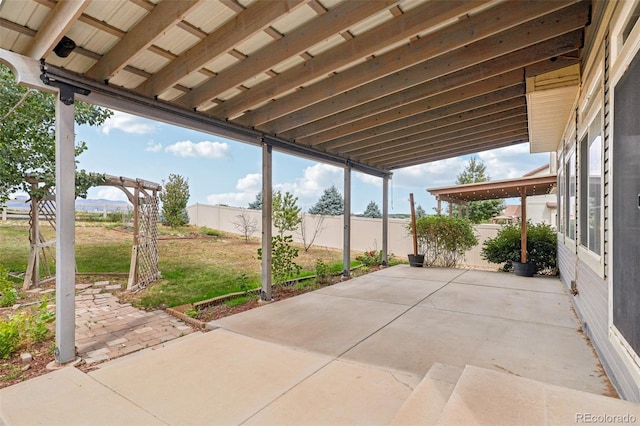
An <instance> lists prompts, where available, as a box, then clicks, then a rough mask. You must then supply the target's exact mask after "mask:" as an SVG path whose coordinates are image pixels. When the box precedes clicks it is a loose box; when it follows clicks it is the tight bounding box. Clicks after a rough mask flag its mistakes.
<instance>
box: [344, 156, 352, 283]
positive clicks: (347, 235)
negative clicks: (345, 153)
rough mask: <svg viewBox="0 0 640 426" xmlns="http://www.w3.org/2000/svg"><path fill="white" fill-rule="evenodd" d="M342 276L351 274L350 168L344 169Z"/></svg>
mask: <svg viewBox="0 0 640 426" xmlns="http://www.w3.org/2000/svg"><path fill="white" fill-rule="evenodd" d="M342 267H343V270H342V275H343V276H345V277H348V276H349V275H350V274H351V270H350V269H351V166H347V167H345V168H344V239H343V248H342Z"/></svg>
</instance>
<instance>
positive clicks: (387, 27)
mask: <svg viewBox="0 0 640 426" xmlns="http://www.w3.org/2000/svg"><path fill="white" fill-rule="evenodd" d="M486 1H487V0H483V1H470V2H469V1H448V2H435V3H425V4H424V5H421V6H419V7H417V8H415V9H411V10H409V11H408V12H406V13H403V14H401V15H399V16H397V17H395V18H394V19H392V20H390V21H388V22H386V23H384V24H382V25H380V26H379V27H375V28H374V29H372V30H370V31H368V32H366V33H364V34H361V35H359V36H357V37H354V38H352V39H350V40H348V41H346V42H345V43H342V44H340V45H338V46H336V47H334V48H333V49H330V50H328V51H327V52H323V53H321V54H320V55H318V56H316V57H314V58H311V59H309V60H308V61H306V62H304V63H303V64H300V65H297V66H295V67H293V68H291V69H288V70H286V71H284V72H283V73H281V74H279V75H277V76H275V77H273V78H272V79H270V80H267V81H265V82H263V83H260V84H259V85H257V86H255V87H252V88H250V89H249V90H248V91H246V92H245V93H242V94H240V95H238V96H235V97H233V98H231V99H229V100H228V101H226V102H224V103H223V104H221V105H219V106H217V107H214V108H212V109H211V110H209V113H210V114H212V115H213V116H215V117H225V118H234V117H235V116H237V115H238V114H240V113H243V112H245V111H246V110H248V109H251V108H252V107H254V106H255V105H259V104H261V103H262V102H264V101H268V100H269V99H272V98H275V97H278V96H280V95H282V94H283V93H286V92H287V91H289V90H292V89H295V88H297V87H300V86H302V85H303V84H304V83H305V82H307V81H309V80H314V79H316V78H318V77H322V76H324V75H328V74H330V73H332V72H334V71H335V70H338V69H340V68H341V67H343V66H345V65H347V64H349V63H351V62H353V61H355V60H358V59H361V58H365V57H367V56H369V55H372V54H374V53H375V52H377V51H379V50H380V49H383V48H384V47H385V46H388V45H389V44H390V43H396V42H399V41H402V40H405V39H406V40H408V39H410V38H411V37H414V36H416V35H417V34H419V33H420V32H423V31H424V29H425V28H429V27H431V26H433V25H435V24H438V23H440V22H442V21H446V20H448V19H451V18H455V17H457V16H460V15H463V14H465V13H467V12H469V11H470V10H472V9H473V8H475V7H477V6H479V5H481V4H483V3H486ZM270 107H271V105H270ZM270 107H269V108H266V109H267V110H270V109H271V108H270Z"/></svg>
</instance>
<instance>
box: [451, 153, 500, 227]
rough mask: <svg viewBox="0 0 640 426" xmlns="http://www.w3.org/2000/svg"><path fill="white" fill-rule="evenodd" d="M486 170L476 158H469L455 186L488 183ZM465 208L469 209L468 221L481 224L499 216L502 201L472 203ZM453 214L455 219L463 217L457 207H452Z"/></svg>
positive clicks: (488, 178)
mask: <svg viewBox="0 0 640 426" xmlns="http://www.w3.org/2000/svg"><path fill="white" fill-rule="evenodd" d="M486 169H487V166H485V165H484V163H483V162H482V160H476V157H471V159H469V163H467V165H466V166H465V168H464V170H463V171H462V172H460V174H459V175H458V178H457V179H456V185H464V184H468V183H478V182H488V181H490V180H491V177H490V176H489V175H487V174H486ZM466 208H468V209H469V220H470V221H471V222H473V223H482V222H486V221H488V220H489V219H491V218H492V217H494V216H496V215H498V214H500V212H501V211H502V210H503V209H504V202H503V201H502V200H486V201H472V202H471V203H469V206H467V207H466ZM453 213H454V216H456V217H462V216H463V212H462V211H461V209H460V208H459V207H458V206H454V207H453ZM465 215H466V214H465Z"/></svg>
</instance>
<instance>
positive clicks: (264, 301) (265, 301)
mask: <svg viewBox="0 0 640 426" xmlns="http://www.w3.org/2000/svg"><path fill="white" fill-rule="evenodd" d="M273 302H275V300H273V299H271V300H262V299H258V306H262V305H268V304H270V303H273Z"/></svg>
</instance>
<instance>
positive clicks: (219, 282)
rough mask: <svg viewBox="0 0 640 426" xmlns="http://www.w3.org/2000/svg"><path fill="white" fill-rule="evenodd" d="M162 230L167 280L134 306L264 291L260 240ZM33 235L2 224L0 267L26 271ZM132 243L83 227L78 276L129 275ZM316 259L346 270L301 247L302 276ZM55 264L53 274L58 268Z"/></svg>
mask: <svg viewBox="0 0 640 426" xmlns="http://www.w3.org/2000/svg"><path fill="white" fill-rule="evenodd" d="M159 231H160V237H159V238H160V239H159V241H158V248H159V252H160V265H159V266H160V271H161V273H162V277H163V278H162V279H161V280H159V281H158V282H157V283H155V284H153V285H152V286H150V287H149V288H147V289H145V290H143V291H140V292H138V293H136V294H135V295H133V296H131V297H129V298H130V299H131V302H132V303H134V304H136V305H139V306H143V307H146V308H155V307H165V306H169V307H171V306H177V305H182V304H186V303H193V302H197V301H200V300H204V299H208V298H211V297H215V296H219V295H223V294H227V293H230V292H235V291H241V290H243V289H244V288H246V287H248V288H254V287H259V286H260V261H259V260H258V259H257V250H258V248H259V247H260V242H259V240H258V239H254V240H252V241H250V242H249V243H246V242H245V241H244V239H243V238H241V237H240V236H236V235H233V234H224V233H221V234H220V235H221V236H215V235H213V236H212V235H211V234H216V233H215V232H211V230H204V233H202V232H201V230H200V229H198V228H196V227H184V228H181V229H178V230H172V229H169V228H164V227H161V228H160V230H159ZM43 234H44V235H45V238H47V239H53V234H54V233H53V230H52V229H50V228H47V227H44V228H43ZM206 234H209V235H206ZM28 236H29V229H28V225H27V222H26V221H11V222H7V223H0V253H2V255H1V256H0V264H1V265H3V266H4V267H5V268H6V269H8V270H9V271H11V272H14V273H22V272H24V271H25V269H26V267H27V262H28V257H29V237H28ZM132 239H133V238H132V234H131V232H129V231H127V230H124V229H123V228H121V227H116V226H114V225H112V224H105V223H99V222H96V223H91V222H90V223H83V222H79V223H78V224H77V226H76V263H77V268H78V273H80V274H82V273H117V272H119V273H126V272H128V271H129V262H130V256H131V244H132ZM52 251H55V249H54V248H52ZM355 255H356V254H355V253H354V254H353V256H352V258H355ZM316 259H322V260H323V261H324V262H325V263H327V264H329V265H331V266H332V269H334V270H338V271H339V270H341V269H342V252H341V251H339V250H334V249H326V248H316V247H312V248H311V249H310V250H309V251H308V252H306V253H305V252H304V251H303V250H302V249H301V248H300V256H299V257H298V259H297V260H296V262H297V263H298V264H300V265H301V266H302V268H303V269H302V270H303V272H302V274H301V275H310V274H312V273H313V272H312V271H314V268H315V263H316ZM50 263H51V265H50V269H51V272H52V273H53V272H54V270H55V265H54V264H53V262H50ZM129 298H128V299H129Z"/></svg>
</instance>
